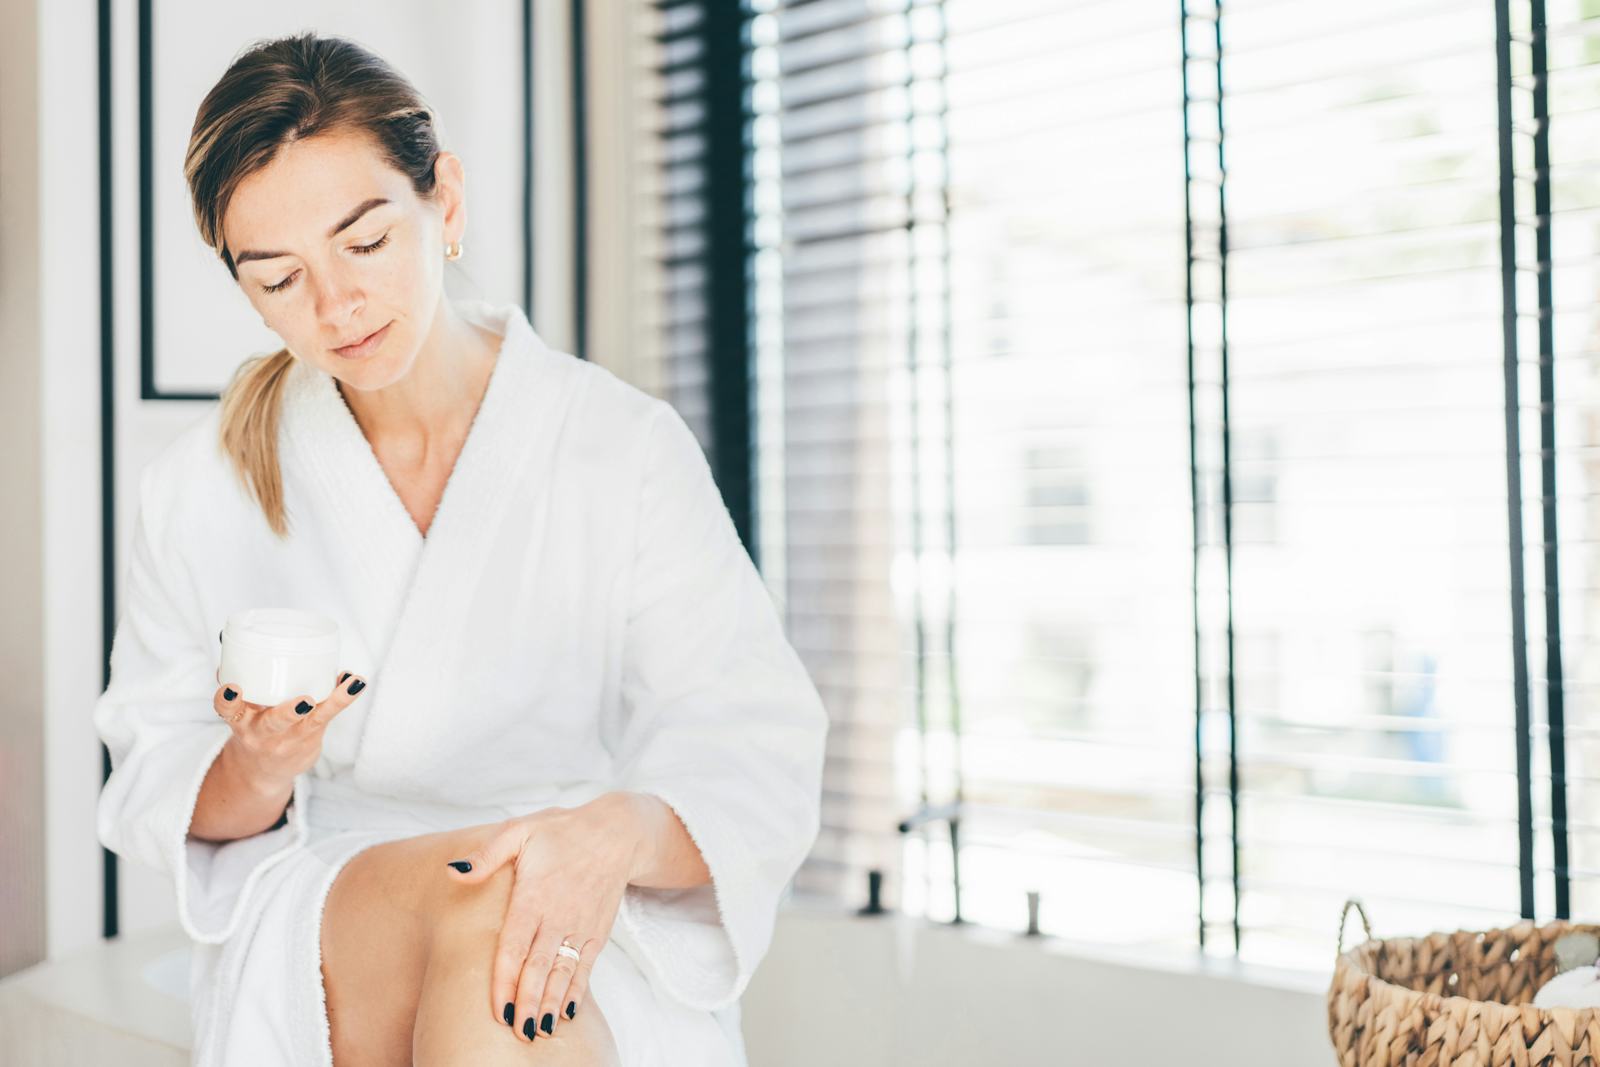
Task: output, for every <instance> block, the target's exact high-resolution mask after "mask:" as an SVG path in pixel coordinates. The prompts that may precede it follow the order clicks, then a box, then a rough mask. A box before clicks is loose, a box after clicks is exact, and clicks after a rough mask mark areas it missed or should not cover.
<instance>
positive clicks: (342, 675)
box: [339, 671, 350, 684]
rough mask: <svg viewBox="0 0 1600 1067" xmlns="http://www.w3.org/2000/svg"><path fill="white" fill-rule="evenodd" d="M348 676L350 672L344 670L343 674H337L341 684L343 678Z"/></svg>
mask: <svg viewBox="0 0 1600 1067" xmlns="http://www.w3.org/2000/svg"><path fill="white" fill-rule="evenodd" d="M348 677H350V672H349V671H345V672H344V673H343V674H341V675H339V682H340V683H341V684H342V683H343V682H344V680H345V679H346V678H348Z"/></svg>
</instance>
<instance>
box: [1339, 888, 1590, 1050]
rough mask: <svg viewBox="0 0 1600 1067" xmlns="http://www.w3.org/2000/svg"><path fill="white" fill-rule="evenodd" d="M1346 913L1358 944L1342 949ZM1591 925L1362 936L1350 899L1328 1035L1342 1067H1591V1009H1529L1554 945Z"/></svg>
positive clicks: (1547, 974)
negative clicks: (1408, 1066) (1352, 920)
mask: <svg viewBox="0 0 1600 1067" xmlns="http://www.w3.org/2000/svg"><path fill="white" fill-rule="evenodd" d="M1352 907H1354V908H1355V909H1356V911H1357V912H1358V913H1359V914H1360V916H1361V925H1362V926H1363V927H1365V929H1366V934H1367V940H1366V942H1365V943H1364V944H1360V945H1357V946H1355V947H1354V948H1351V949H1350V950H1348V951H1346V950H1345V947H1344V926H1345V920H1346V919H1347V918H1348V917H1349V915H1350V909H1351V908H1352ZM1575 932H1585V933H1592V934H1600V926H1594V925H1590V924H1580V923H1571V922H1565V921H1557V922H1551V923H1546V924H1544V925H1543V926H1539V925H1535V924H1534V922H1533V920H1531V919H1528V920H1524V921H1522V922H1519V923H1517V924H1516V925H1515V926H1510V927H1506V928H1505V929H1501V930H1485V931H1482V932H1477V931H1472V930H1459V931H1456V932H1455V933H1436V934H1429V935H1428V936H1426V937H1416V938H1391V939H1388V940H1383V941H1378V940H1374V939H1373V937H1372V927H1371V925H1370V924H1369V923H1368V922H1367V915H1366V911H1365V910H1364V909H1363V908H1362V907H1361V905H1360V903H1359V902H1358V901H1355V900H1351V901H1348V902H1346V904H1345V906H1344V912H1343V914H1341V915H1340V916H1339V941H1338V951H1339V958H1338V961H1337V962H1336V963H1335V964H1334V970H1333V982H1332V984H1331V985H1330V986H1329V987H1328V1035H1329V1037H1331V1038H1332V1039H1333V1048H1334V1051H1335V1052H1336V1053H1337V1054H1338V1057H1339V1063H1340V1064H1342V1065H1343V1067H1377V1065H1380V1064H1381V1065H1384V1067H1390V1065H1398V1064H1427V1065H1433V1064H1439V1065H1441V1067H1512V1065H1515V1067H1547V1065H1553V1064H1561V1065H1562V1067H1567V1065H1571V1067H1600V1009H1594V1008H1536V1007H1534V1006H1533V1003H1532V1001H1533V996H1534V994H1535V993H1537V992H1538V991H1539V987H1540V986H1542V985H1543V984H1544V983H1545V982H1547V981H1549V980H1550V979H1551V978H1553V977H1554V976H1555V975H1556V972H1557V971H1558V970H1559V969H1560V968H1559V967H1558V965H1557V959H1556V951H1555V944H1556V941H1557V939H1558V938H1561V937H1562V936H1563V935H1565V934H1569V933H1575Z"/></svg>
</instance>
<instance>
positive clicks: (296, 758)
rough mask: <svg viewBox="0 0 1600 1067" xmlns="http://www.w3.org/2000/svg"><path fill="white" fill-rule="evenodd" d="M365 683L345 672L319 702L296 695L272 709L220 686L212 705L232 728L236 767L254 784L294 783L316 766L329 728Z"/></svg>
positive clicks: (232, 688)
mask: <svg viewBox="0 0 1600 1067" xmlns="http://www.w3.org/2000/svg"><path fill="white" fill-rule="evenodd" d="M220 669H221V668H218V670H219V671H220ZM217 680H218V681H221V678H218V679H217ZM366 684H367V682H366V679H364V678H361V677H360V676H358V675H352V674H350V673H349V672H348V671H346V672H345V673H343V674H341V675H339V677H338V679H337V680H335V682H334V684H333V689H332V691H331V692H329V693H328V695H327V696H326V697H325V698H324V699H323V700H322V702H321V703H314V702H313V701H312V699H311V697H309V696H298V697H291V698H289V699H288V700H285V701H284V702H283V703H282V704H277V705H275V706H273V707H267V706H266V705H263V704H252V703H250V702H249V701H247V700H245V699H243V698H242V696H241V695H240V693H239V687H238V686H236V685H222V686H220V687H219V688H218V689H217V691H216V693H215V694H213V696H212V698H211V701H212V706H213V707H214V708H215V709H216V712H217V714H218V715H219V716H221V717H222V718H223V720H224V721H226V722H227V723H228V725H229V726H230V727H232V729H233V744H234V747H235V749H236V752H235V755H237V756H238V758H239V764H240V765H241V766H242V767H244V768H246V769H247V771H248V772H249V773H250V774H251V776H252V777H254V778H255V779H257V780H258V781H263V782H278V783H283V782H292V781H294V779H295V776H296V775H298V774H300V773H301V772H302V771H307V770H310V769H311V767H312V765H313V764H315V763H316V762H317V757H318V756H319V755H321V753H322V734H323V731H324V730H326V729H327V727H328V723H330V722H332V721H333V719H334V717H335V716H336V715H338V714H339V713H340V712H341V711H343V710H344V709H345V708H347V707H349V706H350V705H351V704H352V703H354V702H355V699H356V697H357V696H358V695H359V694H360V693H361V692H362V690H363V689H364V688H365V687H366ZM230 693H231V694H232V696H231V697H230V696H229V694H230Z"/></svg>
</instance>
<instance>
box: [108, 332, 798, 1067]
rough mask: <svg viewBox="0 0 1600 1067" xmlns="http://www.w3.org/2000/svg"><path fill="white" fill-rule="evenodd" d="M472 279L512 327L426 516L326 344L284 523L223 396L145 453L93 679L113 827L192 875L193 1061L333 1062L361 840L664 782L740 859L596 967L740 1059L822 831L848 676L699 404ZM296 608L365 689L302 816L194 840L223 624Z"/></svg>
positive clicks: (658, 1054) (605, 979)
mask: <svg viewBox="0 0 1600 1067" xmlns="http://www.w3.org/2000/svg"><path fill="white" fill-rule="evenodd" d="M458 307H459V308H460V309H461V311H462V313H463V314H465V315H466V316H467V317H468V318H470V319H472V320H474V321H477V322H480V323H483V324H484V325H487V326H489V327H490V328H491V329H493V330H494V331H495V332H497V333H500V334H502V335H503V337H504V340H503V342H502V345H501V351H500V355H499V357H498V359H497V360H496V362H495V365H494V370H493V373H492V375H491V377H490V380H489V385H488V390H487V392H486V394H485V396H484V398H483V401H482V404H481V406H480V408H479V410H478V413H477V415H476V418H475V420H474V422H473V424H472V427H471V431H470V434H469V436H468V438H467V441H466V444H465V445H464V447H463V449H462V451H461V454H460V457H459V459H458V460H457V461H456V465H455V469H454V471H453V472H452V474H451V476H450V480H449V482H448V483H447V486H446V490H445V493H444V496H443V498H442V499H441V501H440V503H439V507H438V511H437V512H436V514H435V515H434V517H433V520H432V523H431V525H430V526H429V529H428V534H427V536H426V538H424V537H423V535H422V534H421V533H420V532H419V531H418V529H417V526H416V524H415V522H414V521H413V520H412V518H411V516H410V515H409V513H408V512H407V511H406V509H405V506H404V504H403V503H402V502H401V500H400V498H399V496H398V495H397V494H396V493H395V491H394V489H393V487H392V485H391V484H390V482H389V481H388V479H387V477H386V476H385V474H384V473H383V469H382V467H381V466H380V465H379V464H378V461H377V459H376V457H375V456H374V454H373V452H372V449H371V447H370V446H369V445H368V443H367V440H366V438H365V436H364V435H363V434H362V432H361V429H360V427H359V426H358V425H357V423H356V422H355V420H354V418H353V417H352V415H351V413H350V410H349V408H348V407H347V406H346V405H345V403H344V401H343V398H342V397H340V395H339V393H338V391H337V389H336V388H335V383H334V380H333V378H332V377H330V376H329V375H328V374H327V373H325V372H323V371H321V370H318V369H317V368H315V367H313V366H312V365H310V364H308V363H305V362H304V361H296V362H295V364H294V365H293V368H292V370H291V371H290V374H289V379H288V381H287V382H286V387H285V391H284V396H283V409H282V418H281V422H280V427H279V430H280V436H279V456H280V460H281V466H282V477H283V486H284V493H285V503H286V506H287V509H288V513H289V521H290V524H291V536H290V537H289V538H288V539H287V540H279V539H278V538H276V537H275V536H274V535H273V534H272V532H271V530H270V529H269V528H268V526H267V524H266V521H265V519H264V517H263V516H262V514H261V512H260V510H259V508H258V506H257V505H256V503H255V502H254V500H253V499H252V498H251V497H250V496H249V495H248V494H247V493H246V492H245V491H244V489H243V487H242V486H241V484H240V483H239V481H238V480H237V478H236V476H235V474H234V473H233V470H232V469H231V467H230V465H229V462H228V460H227V458H226V457H225V456H224V455H223V454H222V453H221V451H220V449H219V447H218V444H217V428H218V416H219V412H220V409H219V406H217V405H212V406H211V407H210V408H209V409H208V410H207V412H206V414H205V416H204V417H203V418H201V419H199V420H198V421H197V422H196V423H195V424H194V425H192V426H191V427H189V428H188V429H187V430H186V431H185V432H184V433H182V434H181V435H180V436H179V437H178V438H177V439H176V440H174V441H173V442H172V443H171V444H170V445H169V446H167V447H166V448H165V449H164V450H163V451H162V452H161V454H160V455H159V456H158V457H157V458H156V459H155V460H154V461H153V462H152V463H151V464H150V465H149V466H148V467H147V468H146V469H145V470H144V472H143V474H142V476H141V478H140V486H139V493H140V500H139V509H138V525H137V527H136V529H135V530H134V532H133V541H132V549H131V555H130V559H129V563H128V566H129V570H128V576H127V577H128V580H127V585H126V594H125V599H124V601H123V607H122V611H121V614H120V616H119V620H118V625H117V629H116V637H115V640H114V641H113V644H112V650H111V684H110V685H109V687H108V688H107V689H106V691H105V693H104V695H103V696H101V698H100V699H99V701H98V703H97V704H96V705H95V708H94V722H95V727H96V729H97V730H98V732H99V735H100V737H101V738H102V739H103V740H104V741H105V743H106V745H107V746H108V747H109V749H110V752H111V759H112V766H113V771H112V775H111V778H110V780H109V781H108V782H107V783H106V787H105V790H104V792H103V794H102V796H101V799H100V804H99V813H98V815H99V818H98V829H99V837H100V840H101V842H102V843H104V844H105V846H106V847H107V848H110V849H111V850H113V851H114V852H116V853H118V854H119V855H121V856H123V857H125V858H127V859H130V860H135V861H137V862H141V863H145V864H149V865H151V866H153V867H156V868H158V869H160V870H163V871H166V872H169V873H170V874H172V875H173V877H174V880H175V886H176V892H177V908H178V915H179V918H180V920H181V922H182V924H183V928H184V930H186V931H187V932H188V934H189V936H190V937H191V938H193V939H194V941H195V942H196V945H195V957H194V967H193V1021H194V1031H195V1052H194V1062H195V1063H196V1064H199V1065H200V1067H212V1065H215V1067H223V1065H229V1067H236V1065H240V1064H251V1065H252V1067H258V1065H260V1067H270V1065H274V1064H283V1065H313V1064H316V1065H331V1064H332V1062H333V1060H332V1052H331V1047H330V1044H329V1031H328V1021H327V1013H326V1010H325V999H324V988H323V985H322V977H321V948H320V939H319V933H320V918H321V913H322V906H323V902H324V900H325V896H326V893H327V890H328V888H329V886H330V885H331V883H332V881H333V878H334V876H335V875H336V874H337V873H338V871H339V869H340V866H341V865H342V864H343V863H344V862H346V861H347V860H348V859H349V858H350V857H351V856H352V855H354V854H355V853H356V852H357V851H359V850H360V849H363V848H365V847H368V846H370V845H372V844H375V843H377V842H380V841H385V840H391V839H394V838H398V837H409V836H413V835H416V834H420V833H427V832H431V831H434V830H441V829H449V828H456V827H463V826H470V825H474V824H477V823H484V822H494V821H499V820H502V819H505V818H508V817H511V816H515V815H521V814H525V813H528V812H532V811H536V810H538V809H540V808H543V807H546V806H549V805H552V804H561V805H569V806H570V805H574V804H579V803H582V802H583V801H585V800H587V799H589V798H591V797H594V796H596V795H598V794H600V793H603V792H606V791H608V790H614V789H625V790H635V791H639V792H643V793H650V794H653V795H655V796H658V797H660V798H661V799H663V800H664V801H666V802H667V803H668V804H670V805H671V806H672V808H673V809H674V810H675V811H676V812H677V814H678V815H679V817H680V818H681V819H682V820H683V822H684V825H685V826H686V827H687V828H688V831H689V833H690V835H691V836H692V837H693V839H694V841H695V843H696V844H697V845H698V846H699V848H700V851H701V853H702V854H703V856H704V857H705V861H706V864H707V866H708V867H709V868H710V871H711V875H712V879H713V881H712V883H711V884H710V885H705V886H699V887H696V888H694V889H687V890H659V889H648V888H641V887H637V886H630V887H628V889H627V890H626V892H625V894H624V896H623V899H622V904H621V908H620V910H619V912H618V915H617V920H616V923H615V924H614V926H613V928H612V932H611V939H610V941H609V942H608V943H607V945H606V946H605V948H604V949H603V950H602V952H601V953H600V954H599V956H598V957H597V958H596V962H595V967H594V972H593V976H592V981H591V988H592V990H593V996H594V998H595V999H596V1001H597V1002H599V1003H600V1004H601V1006H602V1008H603V1010H604V1011H605V1013H606V1017H607V1019H608V1020H609V1022H610V1024H611V1027H612V1029H613V1031H614V1033H615V1035H616V1040H617V1046H618V1050H619V1052H620V1053H621V1057H622V1062H623V1063H624V1064H625V1065H628V1067H634V1065H640V1067H643V1065H653V1064H661V1065H669V1064H670V1065H673V1067H684V1065H691V1064H692V1065H713V1067H723V1065H740V1064H743V1063H745V1055H744V1045H743V1041H742V1039H741V1035H740V1029H739V1011H738V1002H739V997H740V994H741V993H742V992H743V991H744V989H745V986H746V984H747V983H748V982H749V980H750V976H751V973H752V972H753V971H754V970H755V968H756V965H757V964H758V963H759V962H760V961H761V959H762V956H763V955H764V954H765V952H766V950H767V947H768V945H769V942H770V940H771V935H772V929H773V923H774V919H775V915H776V910H777V908H778V905H779V903H780V901H781V899H782V897H783V896H784V894H785V893H786V891H787V889H788V885H789V881H790V879H791V877H792V876H793V874H794V872H795V870H796V869H797V868H798V866H799V865H800V863H801V861H802V859H803V858H804V857H805V855H806V853H807V852H808V851H809V849H810V847H811V845H812V843H813V842H814V840H815V838H816V834H817V831H818V825H819V822H818V820H819V803H820V792H821V768H822V754H823V741H824V737H825V734H826V730H827V720H826V716H825V713H824V710H823V707H822V703H821V700H820V698H819V696H818V694H817V691H816V689H815V687H814V686H813V685H812V683H811V681H810V679H809V678H808V677H807V675H806V672H805V670H804V668H803V667H802V665H801V663H800V661H799V659H798V657H797V656H796V655H795V652H794V650H793V648H792V647H791V646H790V644H789V643H788V641H787V639H786V638H785V636H784V634H783V632H782V628H781V624H780V621H779V619H778V616H777V612H776V611H775V609H774V605H773V603H772V600H771V598H770V597H769V595H768V593H767V590H766V587H765V585H764V584H763V582H762V580H761V578H760V576H759V575H758V573H757V572H756V569H755V567H754V566H753V565H752V563H751V561H750V557H749V556H748V555H747V554H746V553H745V550H744V548H743V546H742V545H741V544H740V542H739V539H738V536H737V534H736V532H735V530H734V526H733V523H732V521H731V519H730V517H729V515H728V512H727V509H726V508H725V506H724V505H723V502H722V498H721V496H720V494H719V492H718V490H717V488H716V485H715V483H714V482H713V480H712V477H711V472H710V469H709V466H708V465H707V463H706V460H705V456H704V454H703V452H702V451H701V449H700V446H699V444H698V442H697V441H696V439H695V437H694V436H693V434H692V433H691V432H690V430H689V428H688V427H687V425H686V424H685V423H684V422H683V420H682V418H681V417H680V416H679V415H678V414H677V412H676V411H674V410H673V409H672V408H671V407H670V406H668V405H667V404H665V403H664V402H662V401H660V400H658V399H656V398H654V397H652V396H650V395H649V394H647V393H645V392H643V391H641V390H639V389H637V388H635V387H633V386H631V385H629V384H627V383H625V382H623V381H622V380H621V379H619V378H617V377H616V376H614V375H613V374H611V373H610V372H609V371H607V370H605V369H604V368H602V367H600V366H598V365H596V364H592V363H588V362H585V361H583V360H580V359H577V358H576V357H574V356H571V355H568V354H565V353H562V352H558V351H555V350H553V349H551V348H550V347H549V346H547V345H546V344H545V343H544V342H543V341H542V340H541V339H540V338H539V337H538V336H537V335H536V334H535V333H534V331H533V329H532V328H531V326H530V325H529V323H528V320H527V317H526V316H525V314H524V313H523V311H522V309H521V308H520V307H518V306H517V305H515V304H507V305H495V304H490V303H487V302H483V301H467V302H461V303H458ZM273 606H279V607H294V608H309V609H314V610H317V611H321V612H324V613H326V614H327V615H329V616H331V617H332V618H334V619H335V620H337V621H338V623H339V624H340V627H341V630H342V641H343V645H342V652H341V654H340V659H339V662H340V664H341V667H342V669H347V670H351V671H354V672H356V673H358V674H361V675H363V676H365V677H367V678H368V679H369V686H368V688H367V690H366V692H365V693H363V694H362V696H360V697H359V698H357V700H356V701H355V703H354V704H353V705H351V706H350V707H349V708H348V709H346V710H345V711H344V712H343V713H341V714H340V715H339V716H338V717H337V718H336V719H335V720H334V721H333V722H332V724H331V725H330V726H329V727H328V730H327V733H326V736H325V738H324V744H323V749H322V755H321V757H320V758H319V759H318V761H317V763H316V765H315V766H314V767H313V768H312V769H311V770H310V771H308V772H306V773H304V774H302V775H300V776H299V777H298V778H297V779H296V781H295V785H294V797H293V800H292V801H291V802H290V807H289V821H288V823H287V824H286V825H284V826H282V827H280V828H278V829H275V830H271V831H268V832H265V833H261V834H257V835H255V836H253V837H250V838H246V839H243V840H239V841H231V842H227V843H225V844H221V845H217V844H213V843H207V842H200V841H194V840H188V839H187V832H188V827H189V824H190V818H191V815H192V813H193V809H194V803H195V799H196V796H197V795H198V793H199V789H200V784H201V782H202V780H203V779H204V777H205V774H206V771H207V769H208V768H209V766H210V765H211V762H212V760H213V759H214V758H215V757H216V755H217V753H218V752H219V751H220V750H221V748H222V746H223V744H224V742H226V741H227V739H228V737H229V734H230V728H229V726H228V725H227V724H226V723H225V722H224V721H223V720H222V719H221V718H220V717H219V716H218V715H217V713H216V712H215V711H214V710H213V709H212V694H213V693H214V692H215V690H216V688H217V682H216V678H215V674H214V672H215V670H216V667H217V662H218V653H219V651H220V646H219V644H218V631H219V630H221V628H222V625H223V622H224V621H225V620H226V619H227V617H228V616H229V614H231V613H232V612H235V611H238V610H240V609H244V608H254V607H273ZM224 681H226V679H224ZM329 685H330V688H331V686H332V679H330V680H329ZM312 695H313V696H314V697H315V698H318V699H320V698H321V697H323V696H324V695H325V694H322V693H316V694H312ZM448 873H449V872H447V871H445V870H443V869H442V868H441V869H440V871H439V872H438V873H437V876H438V877H439V878H445V877H447V876H448ZM375 994H376V995H381V994H382V991H381V990H378V991H375ZM580 1010H581V1009H580Z"/></svg>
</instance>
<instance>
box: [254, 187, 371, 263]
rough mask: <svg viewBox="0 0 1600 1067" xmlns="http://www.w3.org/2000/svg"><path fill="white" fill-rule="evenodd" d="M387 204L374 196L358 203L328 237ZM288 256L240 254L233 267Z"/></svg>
mask: <svg viewBox="0 0 1600 1067" xmlns="http://www.w3.org/2000/svg"><path fill="white" fill-rule="evenodd" d="M388 202H389V198H388V197H384V196H374V197H372V198H371V199H369V200H363V201H362V202H361V203H359V204H357V205H356V206H355V208H354V209H353V210H352V211H351V212H350V214H348V215H346V216H345V217H344V218H342V219H340V220H339V221H338V222H337V223H335V224H334V227H333V229H331V230H329V231H328V237H329V238H330V239H331V238H334V237H337V236H339V231H340V230H343V229H345V228H346V227H348V226H353V225H355V221H356V220H357V219H359V218H360V217H361V216H362V215H365V214H366V213H367V212H369V211H371V210H372V209H373V208H375V207H380V206H382V205H383V204H387V203H388ZM289 254H290V253H288V252H256V251H247V252H240V253H239V254H238V255H237V256H235V257H234V258H233V265H234V266H235V267H237V266H239V265H241V264H244V263H248V262H250V261H251V260H252V259H277V258H278V257H279V256H287V255H289Z"/></svg>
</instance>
